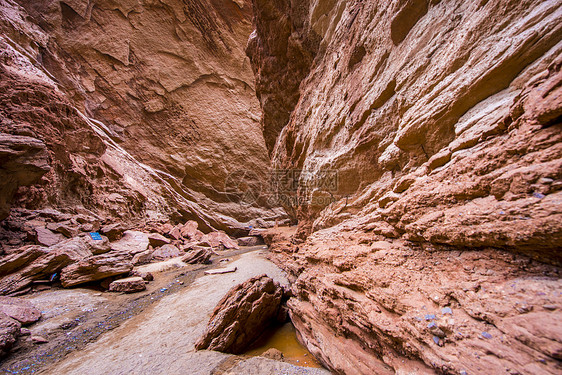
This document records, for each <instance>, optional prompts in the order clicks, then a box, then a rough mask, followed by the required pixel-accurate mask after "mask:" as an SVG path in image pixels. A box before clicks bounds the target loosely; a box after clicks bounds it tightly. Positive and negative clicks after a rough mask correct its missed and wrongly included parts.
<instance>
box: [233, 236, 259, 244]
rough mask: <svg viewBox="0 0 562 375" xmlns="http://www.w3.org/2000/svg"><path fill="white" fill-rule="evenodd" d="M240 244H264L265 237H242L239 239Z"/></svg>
mask: <svg viewBox="0 0 562 375" xmlns="http://www.w3.org/2000/svg"><path fill="white" fill-rule="evenodd" d="M237 242H238V246H258V245H263V244H264V242H263V239H262V238H261V237H257V236H249V237H240V238H238V240H237Z"/></svg>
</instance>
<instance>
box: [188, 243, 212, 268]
mask: <svg viewBox="0 0 562 375" xmlns="http://www.w3.org/2000/svg"><path fill="white" fill-rule="evenodd" d="M212 255H213V252H212V251H211V249H209V248H207V247H195V248H194V249H193V250H190V251H189V252H188V253H187V254H186V255H185V256H184V257H183V258H182V259H181V260H182V261H183V262H184V263H187V264H210V263H211V256H212Z"/></svg>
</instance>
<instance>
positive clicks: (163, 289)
mask: <svg viewBox="0 0 562 375" xmlns="http://www.w3.org/2000/svg"><path fill="white" fill-rule="evenodd" d="M167 290H168V288H162V289H160V291H161V292H165V291H167Z"/></svg>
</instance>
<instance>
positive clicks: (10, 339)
mask: <svg viewBox="0 0 562 375" xmlns="http://www.w3.org/2000/svg"><path fill="white" fill-rule="evenodd" d="M40 318H41V312H40V311H39V310H37V309H36V308H35V307H34V306H33V305H32V304H31V303H29V302H27V301H25V300H23V299H20V298H13V297H0V358H2V357H4V356H5V355H6V354H8V352H9V351H10V350H11V349H12V347H13V345H14V343H15V342H16V340H17V339H18V337H19V336H21V335H22V334H23V333H24V332H22V326H26V325H29V324H32V323H35V322H36V321H38V320H39V319H40Z"/></svg>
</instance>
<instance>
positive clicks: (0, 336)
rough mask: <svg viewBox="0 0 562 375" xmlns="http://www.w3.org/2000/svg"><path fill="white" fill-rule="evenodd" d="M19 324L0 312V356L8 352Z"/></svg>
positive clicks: (15, 336) (18, 329) (15, 337)
mask: <svg viewBox="0 0 562 375" xmlns="http://www.w3.org/2000/svg"><path fill="white" fill-rule="evenodd" d="M20 328H21V324H20V323H18V322H17V321H15V320H14V319H12V318H10V317H9V316H8V315H6V314H4V313H2V312H0V358H2V357H4V356H5V355H6V354H8V353H9V352H10V349H12V346H13V345H14V343H15V342H16V339H17V337H18V336H19V334H20Z"/></svg>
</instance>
